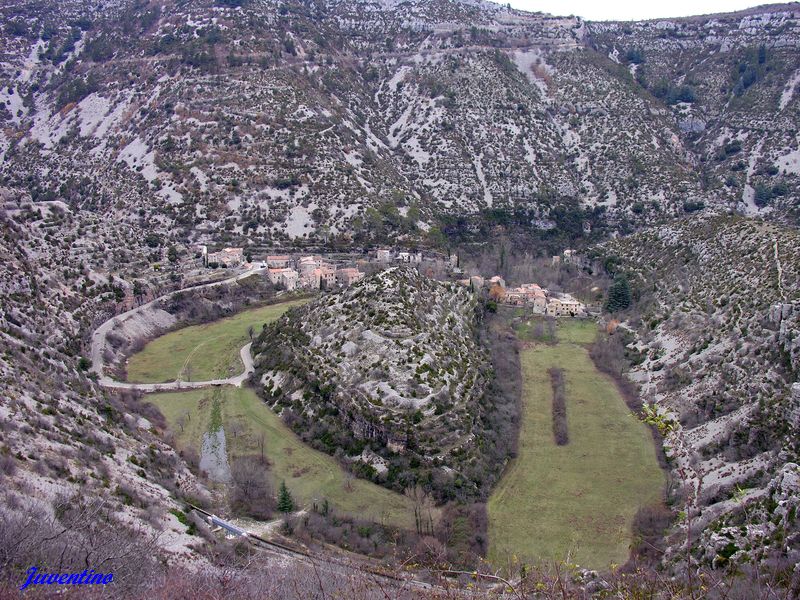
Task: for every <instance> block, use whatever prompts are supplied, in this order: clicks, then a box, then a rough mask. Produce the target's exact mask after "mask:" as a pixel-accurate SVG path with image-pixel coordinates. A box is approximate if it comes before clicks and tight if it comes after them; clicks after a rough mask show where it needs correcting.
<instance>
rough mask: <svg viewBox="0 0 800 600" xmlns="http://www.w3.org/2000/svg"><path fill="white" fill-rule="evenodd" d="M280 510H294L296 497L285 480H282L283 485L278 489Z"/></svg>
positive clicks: (286, 511)
mask: <svg viewBox="0 0 800 600" xmlns="http://www.w3.org/2000/svg"><path fill="white" fill-rule="evenodd" d="M278 510H279V511H280V512H282V513H290V512H292V511H293V510H294V498H292V494H291V492H290V491H289V489H288V488H287V487H286V482H285V481H281V487H280V490H278Z"/></svg>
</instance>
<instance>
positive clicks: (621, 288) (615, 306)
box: [606, 275, 631, 312]
mask: <svg viewBox="0 0 800 600" xmlns="http://www.w3.org/2000/svg"><path fill="white" fill-rule="evenodd" d="M630 305H631V287H630V285H628V279H627V278H626V277H625V276H624V275H618V276H617V277H616V278H615V279H614V283H612V284H611V287H610V288H608V301H607V302H606V310H607V311H608V312H617V311H618V310H625V309H626V308H628V307H629V306H630Z"/></svg>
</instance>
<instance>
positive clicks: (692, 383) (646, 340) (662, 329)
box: [606, 216, 800, 564]
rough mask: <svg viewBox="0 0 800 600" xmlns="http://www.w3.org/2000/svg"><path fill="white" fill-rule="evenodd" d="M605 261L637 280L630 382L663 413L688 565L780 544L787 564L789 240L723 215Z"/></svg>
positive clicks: (794, 257)
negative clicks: (689, 536) (690, 556)
mask: <svg viewBox="0 0 800 600" xmlns="http://www.w3.org/2000/svg"><path fill="white" fill-rule="evenodd" d="M606 251H607V260H608V259H611V261H610V263H608V264H612V265H617V266H615V267H613V268H615V269H618V270H622V271H627V272H628V273H629V274H631V276H632V281H635V282H636V283H635V287H636V288H637V290H638V292H637V293H638V294H639V296H640V300H639V306H640V309H641V310H642V314H641V317H640V320H639V321H637V323H638V324H639V325H638V331H639V334H640V335H639V338H638V341H637V342H636V344H635V346H634V347H632V348H631V349H632V350H633V351H634V354H635V355H638V356H639V357H640V362H639V364H638V365H637V366H636V367H635V368H634V369H633V371H632V373H631V374H632V376H633V377H634V378H635V379H637V380H638V381H639V382H640V383H641V385H642V391H643V394H644V399H645V401H646V402H650V403H653V404H654V405H655V406H657V407H658V411H660V412H661V413H662V414H663V415H665V417H664V421H663V424H664V425H665V426H667V427H668V429H669V431H670V433H669V434H668V436H667V440H666V446H667V453H668V455H669V456H670V457H671V464H672V468H673V473H674V479H675V485H676V487H677V488H679V489H681V491H680V493H679V494H678V495H679V497H681V498H682V500H681V502H683V501H685V502H686V503H687V506H688V507H690V508H689V510H688V513H687V514H688V515H689V518H690V521H688V522H689V524H690V525H691V526H692V527H694V528H695V530H696V531H702V532H703V535H702V536H699V537H697V539H696V540H695V542H697V543H698V544H697V547H698V558H699V559H701V560H703V561H708V562H715V563H720V562H722V563H724V562H726V561H728V560H734V561H737V562H739V563H740V564H741V563H746V562H748V561H750V560H753V559H754V558H758V559H759V560H762V559H764V558H765V557H770V559H772V560H780V559H778V557H781V556H783V557H785V553H784V547H785V546H788V547H790V548H794V550H792V551H791V552H790V554H789V556H788V558H787V557H785V558H784V559H785V560H788V561H789V562H796V561H797V560H798V558H800V557H798V555H797V553H796V548H797V543H796V542H797V540H798V539H799V538H798V536H800V532H799V531H798V529H797V523H796V522H795V520H794V519H793V518H789V516H788V515H790V514H794V513H795V512H796V511H797V504H798V498H800V496H798V492H800V487H799V486H798V482H800V470H799V469H800V468H799V467H798V465H797V463H798V462H800V454H799V452H800V447H798V443H797V440H798V439H800V438H798V434H800V418H798V415H800V411H799V409H800V389H798V386H797V384H794V386H793V382H795V381H797V377H798V373H799V372H800V345H798V338H797V332H798V331H799V330H800V329H798V319H800V313H798V311H800V286H798V276H800V236H799V235H798V233H797V231H795V230H793V229H786V228H783V227H779V226H777V225H774V224H769V223H766V222H763V221H755V220H751V219H746V218H741V217H731V216H724V217H717V218H714V219H709V220H705V221H702V222H700V221H692V220H684V221H682V222H678V223H675V224H671V225H665V226H662V227H659V228H655V229H652V230H648V231H644V232H641V233H638V234H636V235H633V236H630V237H629V238H626V239H620V240H617V241H615V242H612V243H610V244H608V246H607V247H606ZM618 261H619V262H618ZM686 524H687V522H682V523H680V525H681V526H685V525H686ZM740 526H741V527H740ZM683 536H685V534H682V537H683ZM792 540H794V541H793V542H792ZM682 541H685V537H683V540H682ZM682 541H681V542H679V544H680V543H682ZM682 556H683V555H682V554H679V555H678V556H676V557H675V558H676V560H678V561H681V560H683V558H682Z"/></svg>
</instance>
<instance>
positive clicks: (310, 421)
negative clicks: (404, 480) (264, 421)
mask: <svg viewBox="0 0 800 600" xmlns="http://www.w3.org/2000/svg"><path fill="white" fill-rule="evenodd" d="M477 316H478V315H477V304H476V299H475V297H474V296H473V294H472V293H471V292H469V291H468V290H467V289H466V288H462V287H460V286H456V285H455V284H450V283H441V282H438V281H434V280H432V279H428V278H426V277H424V276H422V275H420V274H419V273H418V272H417V271H416V270H415V269H412V268H404V267H394V268H390V269H388V270H386V271H383V272H381V273H378V274H377V275H374V276H372V277H369V278H367V279H364V280H362V281H361V282H358V283H357V284H354V285H353V286H351V287H350V288H348V289H346V290H344V291H341V292H338V293H334V294H329V295H325V296H322V297H320V298H319V299H317V300H316V301H314V302H311V303H309V304H308V305H306V306H303V307H299V308H296V309H293V310H291V311H289V312H287V313H286V315H284V316H283V317H282V318H281V319H279V320H278V321H276V322H275V323H273V324H271V325H269V326H267V327H266V328H265V330H264V332H263V333H262V335H261V336H259V338H258V340H256V342H254V344H253V353H254V356H255V365H256V373H255V376H254V380H255V381H258V382H260V385H259V387H258V389H259V391H260V393H261V394H262V396H263V397H264V398H265V399H266V400H267V402H269V403H270V404H271V405H272V406H273V407H274V408H275V409H276V410H280V411H282V413H283V415H284V418H285V419H286V420H287V422H288V423H289V424H291V425H297V428H296V430H297V431H298V432H299V433H300V435H301V436H303V437H304V438H306V440H307V441H309V442H310V443H311V444H312V445H316V446H317V447H320V448H321V449H324V450H327V451H329V452H331V453H333V452H335V451H336V450H337V449H340V451H344V452H346V453H348V454H352V455H353V456H356V455H360V454H361V453H362V450H363V448H364V447H365V445H368V446H370V447H371V448H372V449H373V450H374V451H376V452H378V453H380V454H382V455H384V456H386V457H392V456H394V457H397V456H398V455H403V456H404V457H405V459H407V460H408V461H410V462H412V463H413V464H416V465H422V466H423V467H424V468H427V469H434V470H438V471H439V475H440V476H444V474H445V471H444V470H442V469H444V468H445V467H447V468H450V469H452V470H453V471H460V470H461V469H462V468H463V465H465V464H467V463H470V462H472V461H474V459H475V457H477V456H478V455H479V454H480V452H481V451H480V448H479V446H478V439H479V436H480V432H481V418H482V414H483V409H482V408H481V406H480V403H481V400H482V398H483V396H484V393H485V390H486V385H487V381H488V378H489V371H490V366H489V363H488V361H487V357H486V353H485V350H484V349H483V348H481V347H480V346H479V345H478V341H477V326H478V323H477ZM301 423H302V424H303V425H299V424H301ZM414 468H416V467H412V468H411V471H413V470H414ZM448 478H449V477H448Z"/></svg>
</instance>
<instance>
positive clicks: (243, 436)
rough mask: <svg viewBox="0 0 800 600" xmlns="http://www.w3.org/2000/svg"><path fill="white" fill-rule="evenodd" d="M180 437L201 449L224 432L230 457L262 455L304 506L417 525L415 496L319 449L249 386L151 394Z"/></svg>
mask: <svg viewBox="0 0 800 600" xmlns="http://www.w3.org/2000/svg"><path fill="white" fill-rule="evenodd" d="M145 400H146V401H148V402H151V403H152V404H154V405H156V406H157V407H158V408H159V409H160V410H161V412H162V413H163V414H164V416H165V417H166V419H167V422H168V423H169V425H170V428H171V429H172V430H173V432H174V433H175V436H176V441H177V445H178V446H179V447H181V448H191V449H193V450H194V451H196V452H197V453H198V454H199V453H200V452H201V448H202V445H203V438H204V436H205V434H207V433H213V432H216V431H219V429H220V428H221V429H222V430H223V431H224V437H225V444H226V450H227V457H228V460H229V461H232V460H234V459H235V458H236V457H239V456H246V455H254V456H259V455H260V454H261V440H262V436H263V446H264V457H265V458H266V459H267V460H268V461H269V465H270V466H269V472H270V475H271V479H272V484H273V487H274V489H275V490H277V489H278V486H279V485H280V482H281V481H286V485H287V487H288V488H289V490H290V491H291V492H292V494H293V495H294V497H295V498H297V499H298V500H299V503H300V505H301V506H300V507H301V508H303V507H308V506H310V505H311V503H312V502H314V501H316V502H317V503H318V504H321V503H322V501H323V499H327V500H328V501H329V502H330V503H331V505H332V506H333V508H334V509H335V510H337V511H339V512H341V513H347V514H351V515H354V516H357V517H359V518H362V519H370V520H373V521H376V522H378V523H381V522H383V523H386V524H389V525H395V526H400V527H405V528H408V529H413V527H414V505H413V503H412V501H411V500H410V499H409V498H406V497H405V496H403V495H401V494H397V493H395V492H392V491H390V490H388V489H386V488H382V487H380V486H378V485H376V484H374V483H371V482H369V481H365V480H363V479H356V478H351V477H348V475H347V474H346V473H345V471H344V470H343V469H342V467H341V466H339V464H338V463H337V462H336V460H335V459H334V458H333V457H331V456H328V455H327V454H324V453H322V452H319V451H317V450H314V449H313V448H311V447H309V446H308V445H306V444H305V443H303V441H302V440H300V438H298V437H297V436H296V435H295V434H294V432H292V431H291V430H290V429H289V428H288V427H286V425H284V423H283V422H282V421H281V420H280V417H278V415H276V414H275V413H274V412H272V410H270V409H269V407H268V406H267V405H266V404H264V402H263V401H262V400H261V399H260V398H259V397H258V396H256V394H255V392H254V391H253V390H251V389H249V388H235V387H233V386H224V387H215V388H209V389H204V390H192V391H188V392H177V393H163V394H150V395H148V396H146V397H145Z"/></svg>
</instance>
